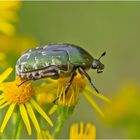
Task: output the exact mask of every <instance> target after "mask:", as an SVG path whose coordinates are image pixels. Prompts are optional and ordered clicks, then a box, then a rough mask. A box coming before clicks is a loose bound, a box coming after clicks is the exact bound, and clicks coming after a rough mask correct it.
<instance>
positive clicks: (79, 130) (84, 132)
mask: <svg viewBox="0 0 140 140" xmlns="http://www.w3.org/2000/svg"><path fill="white" fill-rule="evenodd" d="M95 138H96V128H95V126H94V125H93V124H91V123H88V124H86V126H84V123H83V122H80V124H78V123H75V124H72V126H71V127H70V139H79V140H80V139H95Z"/></svg>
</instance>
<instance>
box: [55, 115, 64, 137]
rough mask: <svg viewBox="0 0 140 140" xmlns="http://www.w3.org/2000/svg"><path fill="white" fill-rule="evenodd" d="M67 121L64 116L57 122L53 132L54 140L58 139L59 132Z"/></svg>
mask: <svg viewBox="0 0 140 140" xmlns="http://www.w3.org/2000/svg"><path fill="white" fill-rule="evenodd" d="M65 121H66V119H65V118H64V117H63V116H59V117H58V119H57V122H56V127H55V129H54V132H53V138H57V137H58V134H59V132H60V131H61V129H62V127H63V125H64V123H65Z"/></svg>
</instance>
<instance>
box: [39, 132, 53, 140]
mask: <svg viewBox="0 0 140 140" xmlns="http://www.w3.org/2000/svg"><path fill="white" fill-rule="evenodd" d="M37 139H45V140H50V139H51V140H53V137H52V135H51V134H50V132H49V131H48V130H41V131H40V133H37Z"/></svg>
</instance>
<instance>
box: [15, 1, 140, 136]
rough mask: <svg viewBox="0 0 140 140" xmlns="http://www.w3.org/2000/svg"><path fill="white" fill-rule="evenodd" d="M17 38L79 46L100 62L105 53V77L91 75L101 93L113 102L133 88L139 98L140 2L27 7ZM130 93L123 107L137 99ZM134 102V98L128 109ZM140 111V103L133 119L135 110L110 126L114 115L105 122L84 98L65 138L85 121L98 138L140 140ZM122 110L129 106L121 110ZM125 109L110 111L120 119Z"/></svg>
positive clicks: (21, 13)
mask: <svg viewBox="0 0 140 140" xmlns="http://www.w3.org/2000/svg"><path fill="white" fill-rule="evenodd" d="M17 33H18V34H20V35H21V34H22V35H25V36H26V35H28V36H31V37H33V38H34V39H35V40H36V41H37V42H38V43H37V44H39V45H43V44H48V43H72V44H77V45H79V46H81V47H83V48H85V49H86V50H87V51H89V52H90V53H91V54H93V56H94V57H95V58H98V57H99V56H100V55H101V53H102V52H103V51H106V52H107V54H106V56H105V57H104V58H102V62H103V63H104V64H105V70H104V72H103V73H102V74H97V73H96V72H95V71H93V70H90V71H89V74H90V75H91V77H92V79H93V81H94V83H95V85H96V87H97V88H98V89H99V90H100V91H101V92H102V94H103V95H105V96H108V97H110V98H112V97H115V96H117V94H118V92H119V91H120V90H119V89H120V88H121V86H122V87H123V85H125V84H126V85H127V83H129V82H130V83H134V85H136V88H137V89H138V92H137V95H138V96H137V97H138V98H139V94H140V93H139V91H140V90H139V83H140V77H139V72H140V62H139V60H140V2H47V1H46V2H45V1H44V2H39V1H38V2H22V4H21V9H20V11H19V22H18V24H17ZM24 47H25V50H26V46H24ZM32 47H33V46H32ZM17 49H18V48H17ZM18 55H19V56H20V54H18ZM126 87H127V86H126ZM128 87H129V85H128ZM127 92H128V95H130V96H126V97H123V98H121V97H120V98H119V99H120V100H121V99H122V100H123V101H122V102H127V101H128V100H129V99H131V98H132V96H131V94H129V92H131V91H130V90H127ZM132 92H133V91H132ZM119 93H120V92H119ZM138 98H136V99H138ZM139 99H140V98H139ZM97 102H98V103H99V104H100V106H101V108H103V109H104V108H105V107H104V106H106V108H109V107H110V106H113V103H114V102H113V100H112V104H111V105H106V104H107V103H104V102H101V101H99V100H97ZM134 102H136V101H135V97H134V101H133V102H131V101H130V102H129V103H128V104H133V103H134ZM118 104H119V103H118ZM139 106H140V104H139V101H137V105H136V107H137V108H135V110H136V112H135V113H134V111H132V110H133V105H132V109H131V110H129V111H128V113H127V115H128V116H129V117H127V121H125V120H126V118H125V117H126V115H122V118H124V119H122V118H121V119H120V122H119V123H110V122H108V121H106V120H108V118H109V119H111V117H110V116H109V115H106V118H104V119H102V118H101V117H100V116H99V115H98V114H97V112H96V111H94V110H93V109H92V107H91V106H90V105H89V103H88V102H87V101H86V99H85V98H83V96H81V97H80V101H79V103H78V105H77V106H76V109H75V111H74V114H73V115H72V117H71V118H70V119H69V120H68V121H67V123H66V124H65V125H64V127H63V130H62V131H61V134H60V138H68V135H69V126H70V124H71V123H72V122H78V121H81V120H82V121H84V122H92V123H94V124H95V126H96V128H97V138H140V134H139V132H138V133H136V134H135V132H136V131H139V130H140V126H139V127H138V126H136V125H138V124H140V119H139V118H140V113H139ZM123 107H124V108H125V107H126V106H120V108H123ZM127 107H128V106H127ZM120 108H119V107H118V110H115V109H114V110H110V113H111V112H113V113H116V114H118V113H120V112H119V109H120ZM103 111H104V110H103ZM130 116H131V117H130ZM128 118H129V119H128ZM122 120H123V121H122ZM116 122H117V117H116ZM130 122H131V123H130ZM129 128H130V129H129ZM130 132H132V135H131V134H130ZM133 132H134V133H133Z"/></svg>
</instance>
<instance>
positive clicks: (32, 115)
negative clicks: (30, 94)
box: [25, 102, 40, 133]
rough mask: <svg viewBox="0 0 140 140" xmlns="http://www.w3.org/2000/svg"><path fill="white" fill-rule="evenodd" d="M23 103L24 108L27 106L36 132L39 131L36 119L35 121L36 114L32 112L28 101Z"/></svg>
mask: <svg viewBox="0 0 140 140" xmlns="http://www.w3.org/2000/svg"><path fill="white" fill-rule="evenodd" d="M25 105H26V108H27V112H28V114H29V116H30V118H31V120H32V122H33V124H34V126H35V128H36V130H37V133H40V126H39V124H38V121H37V119H36V116H35V114H34V111H33V109H32V106H31V105H30V103H28V102H27V103H26V104H25Z"/></svg>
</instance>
